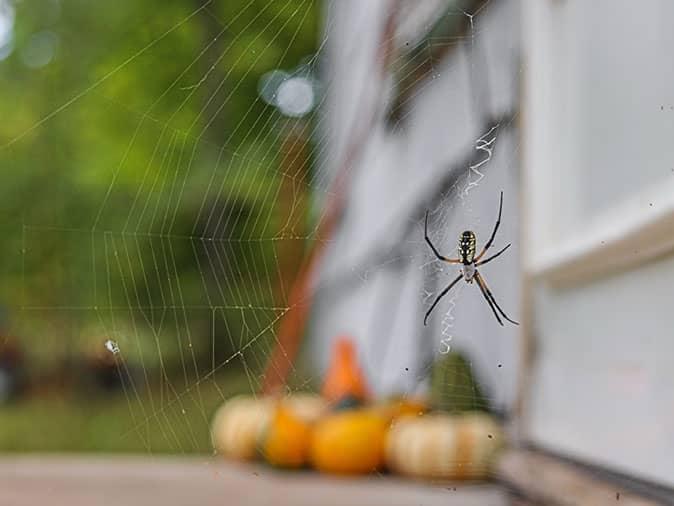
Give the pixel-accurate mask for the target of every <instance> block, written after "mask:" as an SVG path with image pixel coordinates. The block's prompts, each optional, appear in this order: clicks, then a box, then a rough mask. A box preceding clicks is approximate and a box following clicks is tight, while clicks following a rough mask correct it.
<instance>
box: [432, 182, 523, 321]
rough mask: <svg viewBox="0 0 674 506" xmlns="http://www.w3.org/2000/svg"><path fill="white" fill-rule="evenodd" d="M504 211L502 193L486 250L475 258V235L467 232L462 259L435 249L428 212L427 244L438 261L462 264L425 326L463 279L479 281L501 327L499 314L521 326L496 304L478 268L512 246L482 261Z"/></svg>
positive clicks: (461, 244) (461, 247) (461, 246)
mask: <svg viewBox="0 0 674 506" xmlns="http://www.w3.org/2000/svg"><path fill="white" fill-rule="evenodd" d="M502 210H503V192H501V201H500V203H499V206H498V218H497V219H496V225H494V231H493V232H492V233H491V237H490V238H489V241H487V244H485V245H484V248H482V251H480V254H479V255H477V256H475V245H476V240H475V233H474V232H473V231H472V230H466V231H465V232H463V233H462V234H461V235H460V236H459V257H460V258H447V257H443V256H442V255H441V254H440V253H438V250H437V249H435V246H433V243H432V242H431V240H430V239H429V237H428V211H426V221H425V223H424V237H425V239H426V242H427V243H428V245H429V246H430V247H431V249H432V250H433V253H435V256H436V257H437V259H438V260H442V261H443V262H447V263H450V264H461V273H460V274H459V275H458V276H457V277H456V278H455V279H454V280H453V281H452V282H451V283H450V284H449V286H448V287H447V288H445V289H444V290H443V291H442V292H440V294H439V295H438V296H437V297H436V299H435V300H434V301H433V304H431V308H430V309H429V310H428V311H427V312H426V316H424V325H426V321H427V320H428V316H429V315H430V314H431V311H433V309H434V308H435V306H436V305H437V304H438V302H440V299H442V298H443V297H444V296H445V295H447V292H449V291H450V290H451V289H452V287H453V286H454V285H455V284H457V283H458V282H459V280H460V279H461V278H463V279H464V280H465V281H466V283H472V282H473V279H475V280H476V281H477V286H479V287H480V291H481V292H482V295H484V298H485V300H486V301H487V304H489V307H490V308H491V310H492V311H493V313H494V316H495V317H496V320H497V321H498V322H499V323H500V324H501V326H503V321H502V320H501V318H500V317H499V313H501V315H502V316H503V318H505V319H506V320H508V321H509V322H510V323H513V324H515V325H519V323H517V322H516V321H514V320H511V319H510V318H508V316H507V315H506V314H505V313H504V312H503V309H501V308H500V307H499V305H498V304H497V303H496V299H495V298H494V295H493V294H492V293H491V291H490V290H489V287H487V283H485V281H484V278H483V277H482V275H481V274H480V273H479V272H478V270H477V267H478V266H480V265H484V264H486V263H487V262H491V261H492V260H493V259H494V258H496V257H497V256H499V255H500V254H501V253H503V252H504V251H505V250H507V249H508V248H509V247H510V244H508V245H507V246H506V247H505V248H503V249H502V250H500V251H499V252H497V253H495V254H493V255H492V256H490V257H488V258H486V259H485V260H481V259H482V257H483V256H484V254H485V253H486V252H487V250H488V249H489V248H490V247H491V245H492V243H493V242H494V237H495V236H496V231H497V230H498V226H499V225H500V224H501V211H502ZM497 310H498V312H497Z"/></svg>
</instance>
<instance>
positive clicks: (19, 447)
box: [0, 353, 487, 454]
mask: <svg viewBox="0 0 674 506" xmlns="http://www.w3.org/2000/svg"><path fill="white" fill-rule="evenodd" d="M303 386H304V385H303ZM253 390H254V389H253V387H251V385H250V383H249V381H248V379H247V376H246V375H245V373H244V372H243V371H241V370H240V369H237V368H232V369H230V370H228V371H226V372H224V373H223V374H221V375H218V376H216V377H213V378H212V379H210V378H209V379H208V380H206V381H204V382H203V383H201V384H200V385H199V386H198V387H193V388H191V389H189V390H187V389H186V388H185V387H184V386H182V387H181V386H176V387H175V391H176V392H178V393H179V395H178V397H176V396H175V395H173V396H168V395H167V393H166V391H164V392H163V394H162V393H160V392H158V391H153V392H152V393H151V394H150V393H149V392H145V393H140V394H139V395H136V394H135V393H133V392H130V393H129V395H128V397H127V396H126V395H124V393H122V392H118V393H115V394H105V395H104V394H101V393H99V394H97V395H93V394H92V395H89V396H84V395H74V394H72V395H68V396H63V395H61V396H58V395H55V394H53V393H52V394H50V395H49V396H47V397H45V396H43V397H32V398H28V399H26V400H22V401H19V402H15V403H12V404H8V405H5V406H0V452H41V453H45V452H105V453H143V454H155V453H171V454H187V453H210V452H212V446H211V443H210V432H209V428H210V421H211V418H212V416H213V413H214V411H215V410H216V409H217V407H218V406H219V405H220V404H221V403H222V402H223V400H224V399H226V398H228V397H230V396H232V395H234V394H238V393H251V392H252V391H253ZM293 390H294V389H293ZM431 400H432V402H433V405H434V406H435V407H438V408H441V409H444V410H446V411H450V412H456V411H465V410H475V409H486V407H487V402H486V400H485V398H484V395H483V394H482V392H481V391H480V389H479V387H478V385H477V384H476V383H475V381H474V379H473V377H472V371H471V366H470V364H469V363H467V362H466V361H465V360H464V359H463V358H462V357H461V356H459V355H456V354H454V353H452V354H449V355H448V356H446V357H445V358H444V359H442V360H440V361H438V362H437V363H436V364H435V366H434V368H433V374H432V381H431Z"/></svg>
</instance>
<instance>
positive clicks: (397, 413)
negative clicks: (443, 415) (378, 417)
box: [374, 397, 428, 421]
mask: <svg viewBox="0 0 674 506" xmlns="http://www.w3.org/2000/svg"><path fill="white" fill-rule="evenodd" d="M374 409H376V410H377V411H379V412H380V413H381V414H382V415H383V416H385V417H387V418H388V419H389V420H391V421H393V420H395V419H397V418H400V417H401V416H420V415H422V414H424V412H426V410H427V409H428V406H427V405H426V403H425V402H424V401H423V400H422V399H420V398H418V399H417V398H407V397H398V398H392V399H388V400H386V401H384V402H381V403H378V404H376V405H375V406H374Z"/></svg>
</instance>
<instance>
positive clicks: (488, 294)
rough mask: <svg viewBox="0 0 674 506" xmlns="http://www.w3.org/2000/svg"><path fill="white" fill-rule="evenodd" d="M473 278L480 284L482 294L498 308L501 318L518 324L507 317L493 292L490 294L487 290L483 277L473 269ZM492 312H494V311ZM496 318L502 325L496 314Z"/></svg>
mask: <svg viewBox="0 0 674 506" xmlns="http://www.w3.org/2000/svg"><path fill="white" fill-rule="evenodd" d="M475 279H477V284H478V285H479V286H480V289H481V290H482V293H483V294H484V296H485V297H486V298H487V299H488V300H489V301H490V302H492V303H493V304H494V306H495V307H496V309H498V311H499V313H501V315H502V316H503V318H505V319H506V320H508V321H509V322H510V323H512V324H514V325H519V323H517V322H516V321H515V320H511V319H510V318H508V315H507V314H505V313H504V312H503V309H501V307H500V306H499V305H498V303H497V302H496V298H494V294H492V293H491V290H489V287H488V286H487V283H486V282H485V280H484V278H483V277H482V275H481V274H480V273H479V272H477V271H475ZM493 309H494V307H493V306H492V310H493ZM494 314H496V312H494ZM496 319H497V320H498V321H499V323H500V324H501V325H503V323H502V322H501V320H500V318H499V317H498V316H497V317H496Z"/></svg>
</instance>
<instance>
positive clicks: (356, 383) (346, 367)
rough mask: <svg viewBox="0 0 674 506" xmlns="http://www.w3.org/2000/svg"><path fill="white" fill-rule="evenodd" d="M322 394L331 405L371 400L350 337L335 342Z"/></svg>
mask: <svg viewBox="0 0 674 506" xmlns="http://www.w3.org/2000/svg"><path fill="white" fill-rule="evenodd" d="M322 394H323V397H325V398H326V399H327V400H328V401H329V402H331V403H339V402H340V401H344V400H345V399H354V400H356V401H360V402H362V401H364V400H366V399H367V398H369V392H368V389H367V386H366V382H365V378H364V377H363V374H362V372H361V369H360V367H359V365H358V358H357V355H356V348H355V346H354V344H353V341H351V340H350V339H349V338H348V337H340V338H338V339H337V341H336V342H335V346H334V348H333V353H332V357H331V362H330V366H329V367H328V371H327V373H326V375H325V382H324V383H323V390H322Z"/></svg>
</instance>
